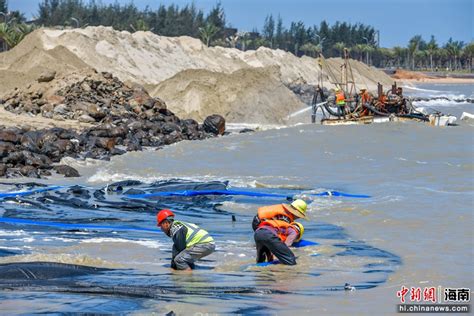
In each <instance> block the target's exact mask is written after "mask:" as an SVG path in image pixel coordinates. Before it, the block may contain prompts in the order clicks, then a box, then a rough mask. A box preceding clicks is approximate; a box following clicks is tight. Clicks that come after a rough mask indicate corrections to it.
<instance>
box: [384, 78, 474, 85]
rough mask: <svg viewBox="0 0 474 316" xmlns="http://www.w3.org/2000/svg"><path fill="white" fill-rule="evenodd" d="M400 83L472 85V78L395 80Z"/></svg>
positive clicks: (473, 82)
mask: <svg viewBox="0 0 474 316" xmlns="http://www.w3.org/2000/svg"><path fill="white" fill-rule="evenodd" d="M393 79H394V80H396V81H397V82H400V83H404V82H407V83H435V84H436V83H451V84H474V78H453V77H446V78H420V79H396V78H393Z"/></svg>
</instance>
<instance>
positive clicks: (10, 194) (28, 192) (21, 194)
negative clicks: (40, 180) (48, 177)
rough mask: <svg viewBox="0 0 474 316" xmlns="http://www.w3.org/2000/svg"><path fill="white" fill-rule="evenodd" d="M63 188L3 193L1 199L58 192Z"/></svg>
mask: <svg viewBox="0 0 474 316" xmlns="http://www.w3.org/2000/svg"><path fill="white" fill-rule="evenodd" d="M61 188H63V186H60V185H56V186H50V187H46V188H41V189H35V190H29V191H15V192H2V193H0V199H3V198H6V197H15V196H25V195H31V194H35V193H41V192H46V191H51V190H57V189H61Z"/></svg>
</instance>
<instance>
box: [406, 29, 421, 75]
mask: <svg viewBox="0 0 474 316" xmlns="http://www.w3.org/2000/svg"><path fill="white" fill-rule="evenodd" d="M421 41H422V38H421V35H415V36H413V37H412V38H411V40H410V42H409V43H408V51H409V52H410V56H411V69H412V70H414V69H415V55H416V51H417V50H418V48H419V47H420V43H421Z"/></svg>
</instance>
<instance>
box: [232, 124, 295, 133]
mask: <svg viewBox="0 0 474 316" xmlns="http://www.w3.org/2000/svg"><path fill="white" fill-rule="evenodd" d="M225 127H226V131H229V132H232V131H239V130H242V129H245V128H249V129H253V130H257V131H266V130H269V129H281V128H285V127H288V126H287V125H277V124H258V123H226V125H225Z"/></svg>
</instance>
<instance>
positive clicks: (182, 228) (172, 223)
mask: <svg viewBox="0 0 474 316" xmlns="http://www.w3.org/2000/svg"><path fill="white" fill-rule="evenodd" d="M174 216H175V215H174V213H173V212H172V211H171V210H161V211H159V212H158V214H157V215H156V221H157V226H158V227H160V228H161V230H162V231H163V232H164V233H165V234H166V235H167V236H168V237H170V238H172V239H173V253H172V258H171V268H173V269H175V270H191V269H194V267H195V266H194V263H195V262H196V261H197V260H199V259H201V258H203V257H206V256H208V255H210V254H211V253H213V252H214V251H215V250H216V245H215V243H214V239H213V238H212V237H211V236H210V235H209V233H208V232H207V231H205V230H204V229H201V228H199V227H198V226H197V225H195V224H191V223H185V222H181V221H177V220H175V219H174Z"/></svg>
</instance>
